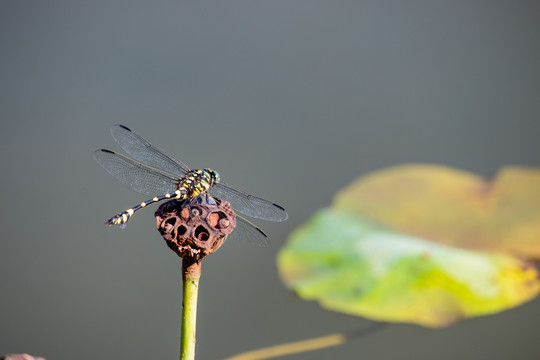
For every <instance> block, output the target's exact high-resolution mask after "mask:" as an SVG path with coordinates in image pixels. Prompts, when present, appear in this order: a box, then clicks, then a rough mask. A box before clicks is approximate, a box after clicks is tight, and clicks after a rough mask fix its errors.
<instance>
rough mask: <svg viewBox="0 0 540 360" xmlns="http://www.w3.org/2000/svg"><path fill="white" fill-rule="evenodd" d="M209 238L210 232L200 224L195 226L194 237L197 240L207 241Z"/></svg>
mask: <svg viewBox="0 0 540 360" xmlns="http://www.w3.org/2000/svg"><path fill="white" fill-rule="evenodd" d="M209 238H210V233H209V232H208V230H206V228H205V227H204V226H202V225H199V226H197V228H196V229H195V239H197V240H199V241H207V240H208V239H209Z"/></svg>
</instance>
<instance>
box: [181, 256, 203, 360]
mask: <svg viewBox="0 0 540 360" xmlns="http://www.w3.org/2000/svg"><path fill="white" fill-rule="evenodd" d="M200 277H201V263H200V262H194V261H190V259H184V260H183V261H182V283H183V291H182V326H181V330H182V334H181V335H180V360H194V359H195V342H196V341H195V329H196V324H197V294H198V291H199V279H200Z"/></svg>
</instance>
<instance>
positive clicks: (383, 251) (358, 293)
mask: <svg viewBox="0 0 540 360" xmlns="http://www.w3.org/2000/svg"><path fill="white" fill-rule="evenodd" d="M463 175H464V176H463V177H462V178H461V179H460V180H461V184H462V185H464V186H465V187H467V186H469V187H468V188H469V189H472V188H473V187H474V184H477V182H476V181H474V180H475V177H474V176H470V175H469V176H468V175H466V174H463ZM470 180H473V181H470ZM469 181H470V182H469ZM456 188H457V187H455V186H452V185H451V184H448V192H449V193H452V190H455V189H456ZM398 193H399V192H398ZM384 195H385V194H381V197H384ZM465 198H467V197H465ZM402 210H403V208H402ZM419 211H421V210H419ZM426 216H427V215H426ZM441 222H442V223H444V221H441ZM433 230H436V229H433ZM278 267H279V271H280V275H281V277H282V279H283V281H284V282H285V283H286V284H287V286H289V287H290V288H292V289H294V290H295V291H296V292H297V293H298V295H299V296H300V297H302V298H304V299H306V300H312V299H316V300H318V301H319V302H320V303H321V304H322V305H323V306H324V307H326V308H328V309H332V310H335V311H340V312H343V313H347V314H353V315H361V316H364V317H368V318H372V319H376V320H383V321H393V322H412V323H418V324H422V325H425V326H430V327H440V326H444V325H448V324H450V323H453V322H455V321H457V320H459V319H462V318H467V317H471V316H478V315H485V314H491V313H496V312H499V311H502V310H504V309H507V308H511V307H513V306H516V305H519V304H521V303H523V302H525V301H528V300H530V299H532V298H534V297H535V296H536V295H537V294H538V292H539V291H540V283H539V281H538V273H537V271H536V269H535V268H534V267H533V266H531V265H530V264H528V263H527V262H524V261H522V260H519V259H517V258H514V257H512V256H509V255H504V254H482V253H477V252H474V251H470V250H465V249H460V248H456V247H452V246H448V245H443V244H437V243H433V242H430V241H427V240H425V239H422V238H419V237H415V236H410V235H405V234H403V233H397V232H395V231H393V230H390V229H388V228H385V227H383V226H381V225H379V224H377V223H375V222H373V221H370V220H367V219H365V218H362V217H360V216H358V215H355V214H351V213H346V212H343V211H339V210H329V209H325V210H321V211H319V212H318V213H317V214H315V215H314V216H313V217H312V218H311V219H310V220H309V221H308V222H307V223H306V224H305V225H303V226H302V227H300V228H299V229H298V230H296V231H295V232H294V233H293V234H292V235H291V237H290V239H289V241H288V243H287V244H286V246H285V247H284V248H283V249H282V250H281V251H280V253H279V256H278Z"/></svg>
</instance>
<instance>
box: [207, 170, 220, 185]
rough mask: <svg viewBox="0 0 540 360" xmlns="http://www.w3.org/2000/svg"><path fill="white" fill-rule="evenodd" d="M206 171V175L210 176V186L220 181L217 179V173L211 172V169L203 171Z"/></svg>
mask: <svg viewBox="0 0 540 360" xmlns="http://www.w3.org/2000/svg"><path fill="white" fill-rule="evenodd" d="M205 170H206V171H208V173H209V174H210V175H211V176H212V186H213V185H214V184H217V183H218V182H219V181H220V180H221V179H220V177H219V173H218V172H217V171H215V170H212V169H205Z"/></svg>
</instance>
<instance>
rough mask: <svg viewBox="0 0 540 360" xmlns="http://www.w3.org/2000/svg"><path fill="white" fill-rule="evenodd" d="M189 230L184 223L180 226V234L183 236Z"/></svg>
mask: <svg viewBox="0 0 540 360" xmlns="http://www.w3.org/2000/svg"><path fill="white" fill-rule="evenodd" d="M186 232H187V228H186V227H185V226H184V225H180V226H179V227H178V235H179V236H182V235H184V234H185V233H186Z"/></svg>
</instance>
